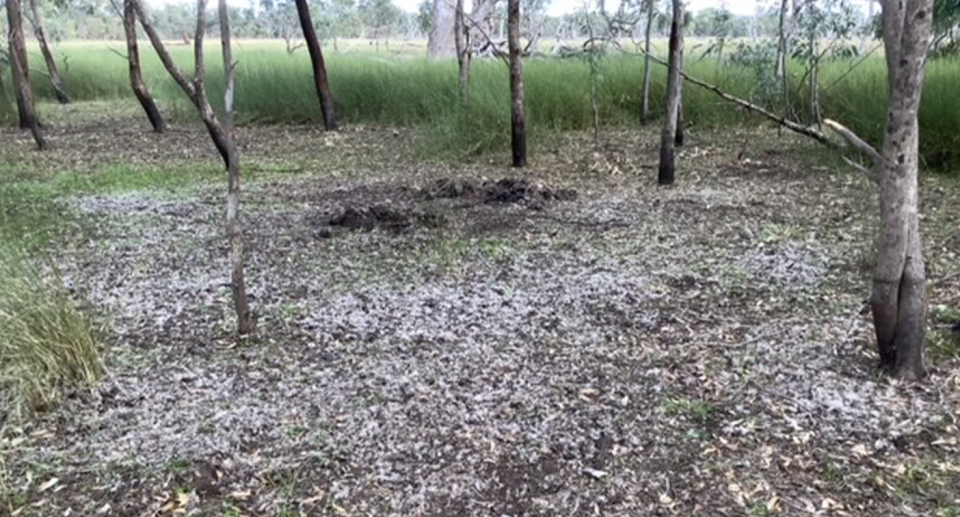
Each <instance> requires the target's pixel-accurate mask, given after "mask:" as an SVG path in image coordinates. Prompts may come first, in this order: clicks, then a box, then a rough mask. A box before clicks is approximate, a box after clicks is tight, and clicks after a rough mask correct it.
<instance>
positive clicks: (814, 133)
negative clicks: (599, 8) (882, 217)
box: [641, 50, 883, 183]
mask: <svg viewBox="0 0 960 517" xmlns="http://www.w3.org/2000/svg"><path fill="white" fill-rule="evenodd" d="M641 53H643V51H642V50H641ZM648 56H649V57H650V60H651V61H653V62H655V63H657V64H659V65H662V66H667V63H666V62H665V61H663V60H662V59H660V58H658V57H655V56H653V55H652V54H648ZM680 75H681V76H682V77H683V78H684V79H685V80H687V81H688V82H691V83H693V84H695V85H697V86H699V87H701V88H704V89H706V90H710V91H712V92H713V93H715V94H717V95H719V96H720V97H722V98H723V99H725V100H727V101H729V102H732V103H733V104H736V105H738V106H740V107H742V108H744V109H746V110H748V111H752V112H753V113H757V114H759V115H762V116H764V117H766V118H768V119H770V120H772V121H773V122H776V123H777V124H779V125H781V126H783V127H785V128H787V129H789V130H790V131H793V132H794V133H797V134H800V135H803V136H806V137H809V138H812V139H814V140H816V141H817V142H820V143H821V144H823V145H825V146H827V147H833V148H836V147H838V146H837V144H836V143H834V142H833V141H832V140H830V138H829V137H828V136H827V135H826V134H825V133H823V132H822V131H820V130H819V129H817V128H815V127H811V126H805V125H803V124H800V123H798V122H794V121H793V120H790V119H788V118H786V117H783V116H780V115H777V114H775V113H772V112H770V111H768V110H766V109H764V108H762V107H760V106H757V105H756V104H754V103H752V102H750V101H747V100H744V99H741V98H739V97H735V96H733V95H730V94H729V93H727V92H725V91H723V90H721V89H720V88H719V87H717V86H715V85H712V84H710V83H707V82H705V81H701V80H700V79H697V78H695V77H692V76H690V75H689V74H687V73H686V72H684V71H683V69H681V70H680ZM824 123H825V124H827V125H828V126H829V127H830V128H831V129H833V130H834V131H836V132H837V133H838V134H839V135H840V136H841V137H843V139H844V140H845V141H846V142H847V143H848V144H850V146H851V147H853V148H854V149H856V150H857V151H859V152H861V153H863V154H865V155H867V157H869V158H870V160H871V161H872V164H873V166H874V167H873V169H876V168H877V167H878V166H879V165H880V163H882V161H883V159H882V158H881V157H880V153H878V152H877V150H876V149H874V148H873V147H871V146H870V144H868V143H867V142H866V141H864V140H863V139H862V138H860V137H859V136H857V134H856V133H854V132H853V131H851V130H850V129H847V128H846V127H844V126H843V125H841V124H840V123H838V122H836V121H833V120H825V121H824ZM847 163H851V164H854V163H855V162H852V161H848V162H847ZM855 168H856V169H858V170H860V171H862V172H863V173H864V174H865V175H866V176H867V178H869V179H870V180H871V181H872V182H874V183H879V175H878V174H877V172H876V170H873V169H867V168H866V167H863V166H860V165H859V164H857V165H855Z"/></svg>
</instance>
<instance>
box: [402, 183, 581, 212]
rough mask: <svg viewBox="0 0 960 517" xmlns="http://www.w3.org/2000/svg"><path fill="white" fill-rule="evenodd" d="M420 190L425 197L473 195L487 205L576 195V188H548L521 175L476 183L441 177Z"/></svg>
mask: <svg viewBox="0 0 960 517" xmlns="http://www.w3.org/2000/svg"><path fill="white" fill-rule="evenodd" d="M420 192H421V195H422V196H423V197H425V198H426V199H439V198H443V199H454V198H475V199H478V200H479V201H481V202H483V203H487V204H497V203H500V204H514V203H516V204H527V205H530V206H540V205H541V204H542V203H543V202H545V201H572V200H574V199H576V198H577V191H576V190H573V189H552V188H549V187H544V186H541V185H535V184H533V183H530V180H526V179H522V178H503V179H500V180H497V181H484V182H482V183H480V184H477V183H476V182H473V181H470V180H467V179H462V178H443V179H439V180H437V181H434V182H433V183H431V184H429V185H427V186H426V187H425V188H424V189H422V190H421V191H420Z"/></svg>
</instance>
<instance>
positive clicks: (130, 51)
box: [123, 0, 167, 133]
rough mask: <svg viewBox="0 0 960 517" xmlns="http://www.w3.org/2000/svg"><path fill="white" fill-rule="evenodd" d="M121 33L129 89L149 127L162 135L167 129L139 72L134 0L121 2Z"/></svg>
mask: <svg viewBox="0 0 960 517" xmlns="http://www.w3.org/2000/svg"><path fill="white" fill-rule="evenodd" d="M123 33H124V36H125V37H126V40H127V63H128V65H129V69H130V87H131V88H132V89H133V93H134V95H136V97H137V100H138V101H139V102H140V106H142V107H143V111H144V112H145V113H146V114H147V119H149V120H150V125H151V126H153V130H154V131H155V132H157V133H163V132H164V131H166V129H167V125H166V123H165V122H164V121H163V115H161V114H160V109H159V108H157V103H156V102H154V100H153V97H152V96H151V95H150V91H149V90H147V85H146V83H144V82H143V73H142V72H141V70H140V48H139V46H138V44H137V11H136V8H135V7H134V0H124V1H123Z"/></svg>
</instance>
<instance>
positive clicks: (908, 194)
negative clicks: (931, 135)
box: [870, 0, 933, 380]
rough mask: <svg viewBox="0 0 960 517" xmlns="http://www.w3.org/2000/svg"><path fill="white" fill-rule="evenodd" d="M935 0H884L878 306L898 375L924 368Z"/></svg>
mask: <svg viewBox="0 0 960 517" xmlns="http://www.w3.org/2000/svg"><path fill="white" fill-rule="evenodd" d="M932 10H933V2H932V0H904V1H901V0H885V1H884V2H883V23H884V27H883V29H884V30H883V32H884V34H883V39H884V47H885V50H886V56H887V66H888V71H887V72H888V74H887V75H888V80H889V84H890V106H889V109H888V113H887V118H886V127H885V130H884V141H883V149H882V152H881V155H882V161H881V165H880V237H879V239H878V243H877V268H876V271H875V273H874V281H873V294H872V296H871V300H870V302H871V308H872V312H873V321H874V326H875V330H876V334H877V348H878V350H879V353H880V362H881V364H882V365H883V366H884V367H886V368H887V369H889V370H891V371H892V372H894V373H895V374H896V375H897V376H899V377H901V378H903V379H907V380H913V379H918V378H920V377H922V376H924V375H925V373H926V369H925V367H924V357H923V356H924V348H925V344H926V312H927V292H926V273H925V267H924V262H923V250H922V248H921V241H920V221H919V214H918V190H919V187H918V173H919V149H918V145H919V124H918V121H917V113H918V111H919V109H920V95H921V90H922V86H923V76H924V67H925V64H926V54H927V48H928V46H929V44H930V38H931V33H932V14H933V11H932Z"/></svg>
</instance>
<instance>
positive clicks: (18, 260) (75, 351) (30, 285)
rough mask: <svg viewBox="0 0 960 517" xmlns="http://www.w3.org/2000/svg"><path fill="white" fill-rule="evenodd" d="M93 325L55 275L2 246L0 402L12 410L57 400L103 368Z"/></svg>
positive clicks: (89, 382)
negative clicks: (45, 273)
mask: <svg viewBox="0 0 960 517" xmlns="http://www.w3.org/2000/svg"><path fill="white" fill-rule="evenodd" d="M99 348H100V347H99V341H98V339H97V332H96V330H95V325H94V323H93V322H92V321H91V319H90V318H88V317H87V316H86V315H85V314H84V313H83V312H82V311H81V310H80V309H79V307H78V306H77V304H76V303H75V302H74V300H73V299H72V298H71V297H70V295H69V293H68V292H67V291H66V289H65V288H64V287H63V285H62V282H61V281H60V279H59V278H57V277H56V276H51V275H44V274H42V273H41V272H40V271H39V270H38V269H36V268H35V267H33V266H32V265H30V264H29V263H27V261H26V260H25V259H24V258H23V257H22V256H21V255H20V253H18V252H16V251H11V250H9V249H6V250H5V249H0V402H2V403H4V406H3V407H4V408H8V410H9V411H10V412H11V414H20V415H23V414H30V413H33V412H36V411H42V410H44V409H47V408H50V407H51V406H53V405H54V404H55V403H56V401H57V400H58V399H59V398H60V396H61V395H62V394H63V393H64V392H65V391H67V390H69V389H73V388H77V387H83V386H91V385H93V384H95V383H96V382H97V381H98V380H99V379H100V378H101V377H102V376H103V374H104V369H103V364H102V362H101V360H100V350H99Z"/></svg>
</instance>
